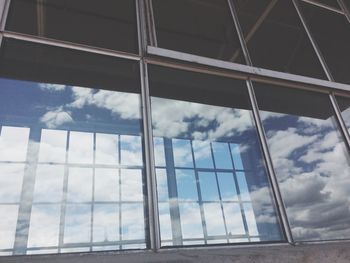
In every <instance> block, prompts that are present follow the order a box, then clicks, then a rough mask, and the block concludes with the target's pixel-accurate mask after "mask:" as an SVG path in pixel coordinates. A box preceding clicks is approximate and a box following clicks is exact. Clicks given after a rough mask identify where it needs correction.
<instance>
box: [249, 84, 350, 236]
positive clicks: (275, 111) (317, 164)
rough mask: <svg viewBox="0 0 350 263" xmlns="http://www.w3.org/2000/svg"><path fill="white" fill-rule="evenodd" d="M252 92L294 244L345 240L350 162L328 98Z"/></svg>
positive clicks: (263, 87)
mask: <svg viewBox="0 0 350 263" xmlns="http://www.w3.org/2000/svg"><path fill="white" fill-rule="evenodd" d="M255 91H256V95H257V100H258V104H259V107H260V111H261V117H262V121H263V126H264V128H265V131H266V135H267V141H268V144H269V148H270V152H271V156H272V161H273V164H274V168H275V172H276V174H277V179H278V181H279V184H280V189H281V192H282V196H283V199H284V202H285V205H286V208H287V214H288V218H289V222H290V224H291V228H292V233H293V236H294V239H295V240H296V241H310V240H330V239H342V238H349V237H350V231H349V227H350V209H349V207H350V202H349V199H348V196H349V186H350V177H349V174H350V162H349V160H350V159H349V153H348V151H347V149H346V146H345V144H344V141H343V138H342V135H341V133H340V131H339V129H338V125H337V123H336V119H335V116H334V113H333V109H332V106H331V103H330V100H329V97H328V95H327V94H322V93H315V92H311V91H305V90H296V89H288V88H284V87H280V86H271V85H267V84H259V83H255Z"/></svg>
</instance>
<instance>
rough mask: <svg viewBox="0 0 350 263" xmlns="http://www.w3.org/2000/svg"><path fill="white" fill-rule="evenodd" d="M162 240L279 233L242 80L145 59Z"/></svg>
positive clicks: (240, 239)
mask: <svg viewBox="0 0 350 263" xmlns="http://www.w3.org/2000/svg"><path fill="white" fill-rule="evenodd" d="M150 94H151V104H152V105H151V106H152V126H153V135H154V145H155V148H154V151H155V165H156V176H157V191H158V200H159V202H158V206H159V221H160V232H161V243H162V246H178V245H193V244H218V243H246V242H264V241H281V240H283V239H284V237H283V234H282V231H281V226H280V223H279V220H278V217H277V215H276V209H275V206H274V202H273V200H272V195H271V189H270V184H269V180H268V177H267V173H266V169H265V166H264V161H263V158H262V155H261V149H260V146H259V141H258V138H257V135H256V130H255V126H254V122H253V118H252V112H251V106H250V104H249V98H248V93H247V88H246V86H245V81H241V80H235V79H230V78H224V77H217V76H211V75H205V74H200V73H194V72H186V71H181V70H172V69H167V68H162V67H158V66H151V67H150Z"/></svg>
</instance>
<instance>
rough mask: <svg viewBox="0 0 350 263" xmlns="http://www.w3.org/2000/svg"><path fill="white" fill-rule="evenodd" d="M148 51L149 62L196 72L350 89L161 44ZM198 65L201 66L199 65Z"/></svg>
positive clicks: (315, 87) (320, 89) (301, 86)
mask: <svg viewBox="0 0 350 263" xmlns="http://www.w3.org/2000/svg"><path fill="white" fill-rule="evenodd" d="M147 52H148V54H149V55H150V57H147V58H146V59H145V60H146V61H147V63H149V64H155V65H163V66H168V67H173V68H178V69H181V68H183V69H185V70H193V71H200V70H201V67H203V66H205V67H206V68H205V69H203V70H205V72H206V73H208V74H213V75H220V73H219V74H217V72H218V69H221V70H223V71H224V72H222V73H223V74H225V76H227V77H231V78H236V79H237V78H239V79H245V80H247V79H251V80H254V81H258V82H266V83H276V84H281V85H284V86H288V87H292V88H299V89H312V90H315V91H318V92H324V93H327V92H329V91H335V90H339V91H347V92H349V91H350V84H343V83H339V82H333V81H328V80H322V79H317V78H312V77H306V76H302V75H296V74H291V73H285V72H279V71H274V70H269V69H264V68H258V67H253V66H247V65H242V64H237V63H233V62H227V61H222V60H218V59H212V58H207V57H202V56H197V55H192V54H188V53H183V52H179V51H173V50H169V49H164V48H159V47H152V46H148V47H147ZM160 58H161V59H160ZM179 62H181V63H179ZM198 65H199V67H200V68H198ZM229 72H231V73H229Z"/></svg>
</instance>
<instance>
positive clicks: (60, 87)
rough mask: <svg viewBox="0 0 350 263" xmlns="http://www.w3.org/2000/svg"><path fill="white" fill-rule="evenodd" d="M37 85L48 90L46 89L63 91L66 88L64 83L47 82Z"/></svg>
mask: <svg viewBox="0 0 350 263" xmlns="http://www.w3.org/2000/svg"><path fill="white" fill-rule="evenodd" d="M39 87H40V89H41V90H48V91H64V90H65V88H66V85H60V84H49V83H40V84H39Z"/></svg>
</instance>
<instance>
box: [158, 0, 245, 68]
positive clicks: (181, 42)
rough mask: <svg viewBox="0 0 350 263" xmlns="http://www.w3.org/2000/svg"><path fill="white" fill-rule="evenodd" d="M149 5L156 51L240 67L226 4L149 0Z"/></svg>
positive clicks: (207, 0) (214, 0) (201, 0)
mask: <svg viewBox="0 0 350 263" xmlns="http://www.w3.org/2000/svg"><path fill="white" fill-rule="evenodd" d="M152 3H153V10H154V20H155V26H156V34H157V44H158V46H159V47H161V48H167V49H172V50H176V51H181V52H185V53H190V54H194V55H200V56H205V57H210V58H215V59H221V60H229V61H232V62H236V63H244V58H243V56H242V52H241V48H240V42H239V39H238V35H237V32H236V30H235V26H234V22H233V19H232V16H231V13H230V8H229V6H228V3H227V1H226V0H198V1H192V0H176V1H173V0H153V2H152ZM180 21H181V22H180Z"/></svg>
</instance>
